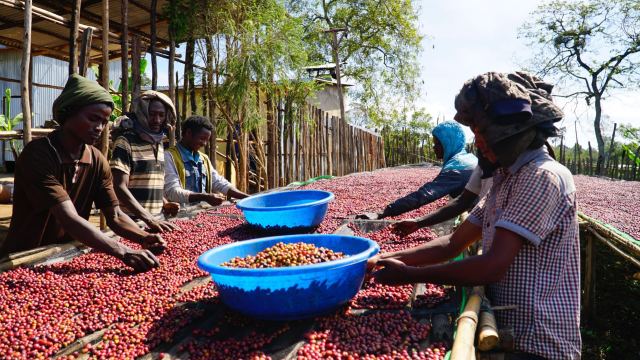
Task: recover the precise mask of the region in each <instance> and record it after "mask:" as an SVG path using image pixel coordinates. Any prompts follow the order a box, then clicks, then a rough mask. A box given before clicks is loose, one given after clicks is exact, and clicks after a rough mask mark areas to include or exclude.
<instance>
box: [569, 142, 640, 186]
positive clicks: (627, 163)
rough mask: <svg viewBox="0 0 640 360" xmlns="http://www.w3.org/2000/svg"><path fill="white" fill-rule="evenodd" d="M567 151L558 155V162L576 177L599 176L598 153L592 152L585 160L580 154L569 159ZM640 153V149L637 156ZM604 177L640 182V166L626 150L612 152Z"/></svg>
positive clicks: (606, 164) (607, 161) (605, 166)
mask: <svg viewBox="0 0 640 360" xmlns="http://www.w3.org/2000/svg"><path fill="white" fill-rule="evenodd" d="M567 151H571V150H570V149H566V150H564V151H561V152H560V154H556V155H558V161H559V162H560V163H562V164H563V165H564V166H566V167H567V168H568V169H569V170H571V173H572V174H574V175H590V176H593V175H598V174H597V170H596V169H597V164H596V162H597V157H598V155H597V153H594V152H592V151H590V155H589V156H587V157H586V158H584V157H583V156H581V154H580V152H578V156H577V157H576V156H575V155H574V156H573V158H570V159H567V156H566V152H567ZM639 153H640V148H638V150H636V156H638V154H639ZM602 176H606V177H608V178H612V179H619V180H629V181H640V166H638V164H637V163H636V162H635V161H633V160H631V159H630V158H629V156H628V155H627V153H626V152H625V151H624V150H619V151H616V152H611V153H610V154H608V156H607V158H606V159H605V165H604V169H603V172H602Z"/></svg>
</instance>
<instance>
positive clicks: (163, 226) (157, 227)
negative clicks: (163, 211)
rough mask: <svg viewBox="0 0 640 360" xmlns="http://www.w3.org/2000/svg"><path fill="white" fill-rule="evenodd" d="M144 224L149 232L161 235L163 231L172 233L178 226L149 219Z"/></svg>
mask: <svg viewBox="0 0 640 360" xmlns="http://www.w3.org/2000/svg"><path fill="white" fill-rule="evenodd" d="M145 224H147V226H148V227H149V230H150V231H151V232H160V233H162V232H165V231H173V230H176V229H178V226H176V224H173V223H171V222H169V221H163V220H156V219H149V220H147V221H145Z"/></svg>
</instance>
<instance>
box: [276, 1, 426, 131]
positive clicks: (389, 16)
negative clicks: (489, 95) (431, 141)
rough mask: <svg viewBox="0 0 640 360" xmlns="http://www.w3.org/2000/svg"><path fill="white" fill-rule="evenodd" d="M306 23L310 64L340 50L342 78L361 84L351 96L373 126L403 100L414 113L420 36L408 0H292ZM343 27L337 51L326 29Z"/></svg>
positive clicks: (293, 11) (290, 3)
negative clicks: (343, 30) (343, 31)
mask: <svg viewBox="0 0 640 360" xmlns="http://www.w3.org/2000/svg"><path fill="white" fill-rule="evenodd" d="M288 7H289V9H290V12H291V14H292V15H294V16H299V17H301V18H302V19H303V21H304V27H305V37H304V40H305V43H306V46H307V48H308V53H309V58H310V60H311V61H312V62H316V63H324V62H333V52H334V50H337V51H338V54H339V59H340V63H341V64H344V65H343V67H342V69H341V70H342V74H343V76H345V77H347V78H348V79H351V80H353V81H355V82H356V83H357V86H356V88H355V89H354V90H353V92H352V93H351V94H350V95H351V98H352V99H353V100H354V101H355V102H356V103H358V107H359V110H360V111H363V112H364V114H365V115H366V116H367V118H369V119H370V120H371V122H372V123H373V124H372V125H376V126H380V125H384V123H385V122H386V121H389V120H390V119H392V118H393V116H391V112H392V111H393V110H394V109H395V110H397V106H389V104H400V107H401V108H402V111H403V112H410V111H411V109H412V108H413V104H414V102H415V99H416V97H417V94H418V92H419V83H418V80H417V79H418V78H419V68H418V62H417V57H418V55H419V54H420V52H421V46H420V41H421V40H422V36H421V35H420V34H419V32H418V28H417V10H416V9H415V8H414V6H413V4H412V1H410V0H290V1H288ZM335 28H345V29H346V32H345V33H341V34H340V38H339V41H338V42H337V49H334V48H333V42H332V39H331V34H328V33H325V30H328V29H335Z"/></svg>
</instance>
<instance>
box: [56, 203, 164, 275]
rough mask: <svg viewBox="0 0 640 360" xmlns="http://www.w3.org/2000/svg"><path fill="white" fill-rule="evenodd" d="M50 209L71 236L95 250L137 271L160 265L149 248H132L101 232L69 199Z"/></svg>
mask: <svg viewBox="0 0 640 360" xmlns="http://www.w3.org/2000/svg"><path fill="white" fill-rule="evenodd" d="M50 211H51V213H52V214H53V216H54V217H55V218H56V220H58V222H59V223H60V225H62V228H63V229H64V230H65V231H66V232H67V233H69V235H71V237H73V238H74V239H76V240H78V241H80V242H81V243H83V244H85V245H87V246H89V247H91V248H93V249H96V250H97V251H100V252H104V253H106V254H109V255H111V256H114V257H117V258H118V259H120V260H122V261H123V262H124V263H125V264H126V265H128V266H130V267H132V268H134V269H135V270H137V271H147V270H150V269H151V268H154V267H157V266H158V265H160V262H159V261H158V259H157V258H156V257H155V256H154V255H153V254H152V253H151V252H150V251H149V250H133V249H131V248H129V247H127V246H126V245H124V244H121V243H120V242H118V241H115V240H113V239H111V238H109V237H108V236H106V235H105V234H103V233H102V232H101V231H99V230H98V229H97V228H96V227H95V226H93V225H92V224H91V223H90V222H88V221H87V220H86V219H84V218H82V217H81V216H80V215H78V212H77V211H76V208H75V207H74V206H73V203H72V202H71V200H66V201H63V202H62V203H59V204H57V205H55V206H53V207H52V208H51V210H50Z"/></svg>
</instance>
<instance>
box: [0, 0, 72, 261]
mask: <svg viewBox="0 0 640 360" xmlns="http://www.w3.org/2000/svg"><path fill="white" fill-rule="evenodd" d="M27 1H30V0H27ZM79 246H80V243H78V242H75V241H74V242H70V243H67V244H59V245H50V246H45V247H42V248H40V251H38V252H29V253H28V254H27V255H25V256H21V257H15V258H13V259H10V260H7V261H5V262H3V263H0V271H6V270H12V269H15V268H17V267H19V266H22V265H30V264H35V263H38V262H41V261H43V260H45V259H47V258H49V257H51V256H53V255H56V254H59V253H61V252H63V251H66V250H69V249H71V248H74V247H79Z"/></svg>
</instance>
